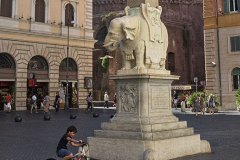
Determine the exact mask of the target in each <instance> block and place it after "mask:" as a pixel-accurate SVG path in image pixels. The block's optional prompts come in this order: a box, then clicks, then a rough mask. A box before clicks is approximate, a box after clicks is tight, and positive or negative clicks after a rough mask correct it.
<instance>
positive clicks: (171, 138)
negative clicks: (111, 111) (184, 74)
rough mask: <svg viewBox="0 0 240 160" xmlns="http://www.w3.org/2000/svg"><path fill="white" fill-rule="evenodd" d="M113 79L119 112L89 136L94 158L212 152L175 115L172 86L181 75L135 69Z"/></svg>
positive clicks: (136, 159) (158, 159)
mask: <svg viewBox="0 0 240 160" xmlns="http://www.w3.org/2000/svg"><path fill="white" fill-rule="evenodd" d="M111 79H114V80H115V82H116V87H117V99H118V101H117V102H118V103H117V113H116V116H115V117H114V118H112V119H111V121H110V122H105V123H102V125H101V130H95V131H94V137H88V143H89V146H90V153H89V154H90V156H91V157H92V158H95V159H98V160H123V159H128V160H147V159H151V157H152V158H153V159H154V160H166V159H172V158H177V157H182V156H186V155H192V154H197V153H203V152H210V151H211V149H210V145H209V143H208V142H207V141H201V140H200V135H198V134H194V131H193V128H188V127H187V123H186V122H185V121H183V122H180V121H179V120H178V118H177V117H175V116H174V115H173V114H172V109H171V83H172V81H173V80H176V79H178V76H173V75H170V73H169V71H161V70H159V71H156V70H133V69H132V70H126V71H123V70H121V71H119V72H118V75H116V76H112V77H111ZM153 159H151V160H153Z"/></svg>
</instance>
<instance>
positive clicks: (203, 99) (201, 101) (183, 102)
mask: <svg viewBox="0 0 240 160" xmlns="http://www.w3.org/2000/svg"><path fill="white" fill-rule="evenodd" d="M215 101H216V100H215V98H214V96H213V95H212V94H210V95H209V96H206V95H205V94H199V95H197V94H196V96H192V95H191V93H185V94H182V96H179V95H178V94H177V92H176V91H173V95H172V103H173V108H175V109H177V108H178V106H179V105H180V106H181V112H185V111H186V108H189V109H190V110H191V111H193V112H195V115H196V116H198V115H199V112H200V113H201V114H202V115H204V114H205V113H206V111H207V110H209V113H210V114H214V112H215V107H216V104H215Z"/></svg>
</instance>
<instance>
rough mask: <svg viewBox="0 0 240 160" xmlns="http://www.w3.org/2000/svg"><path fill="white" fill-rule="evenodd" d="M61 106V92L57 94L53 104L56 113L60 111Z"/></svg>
mask: <svg viewBox="0 0 240 160" xmlns="http://www.w3.org/2000/svg"><path fill="white" fill-rule="evenodd" d="M59 105H60V96H59V92H56V96H55V100H54V104H53V107H54V108H55V111H56V112H58V110H59Z"/></svg>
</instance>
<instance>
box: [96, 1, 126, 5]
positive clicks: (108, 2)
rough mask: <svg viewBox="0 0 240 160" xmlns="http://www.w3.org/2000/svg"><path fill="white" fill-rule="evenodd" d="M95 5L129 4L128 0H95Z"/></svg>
mask: <svg viewBox="0 0 240 160" xmlns="http://www.w3.org/2000/svg"><path fill="white" fill-rule="evenodd" d="M93 4H94V5H101V4H127V1H126V0H93Z"/></svg>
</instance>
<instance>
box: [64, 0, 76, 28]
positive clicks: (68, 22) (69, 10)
mask: <svg viewBox="0 0 240 160" xmlns="http://www.w3.org/2000/svg"><path fill="white" fill-rule="evenodd" d="M73 25H74V8H73V6H72V4H70V3H68V4H67V5H66V7H65V26H71V27H73Z"/></svg>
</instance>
